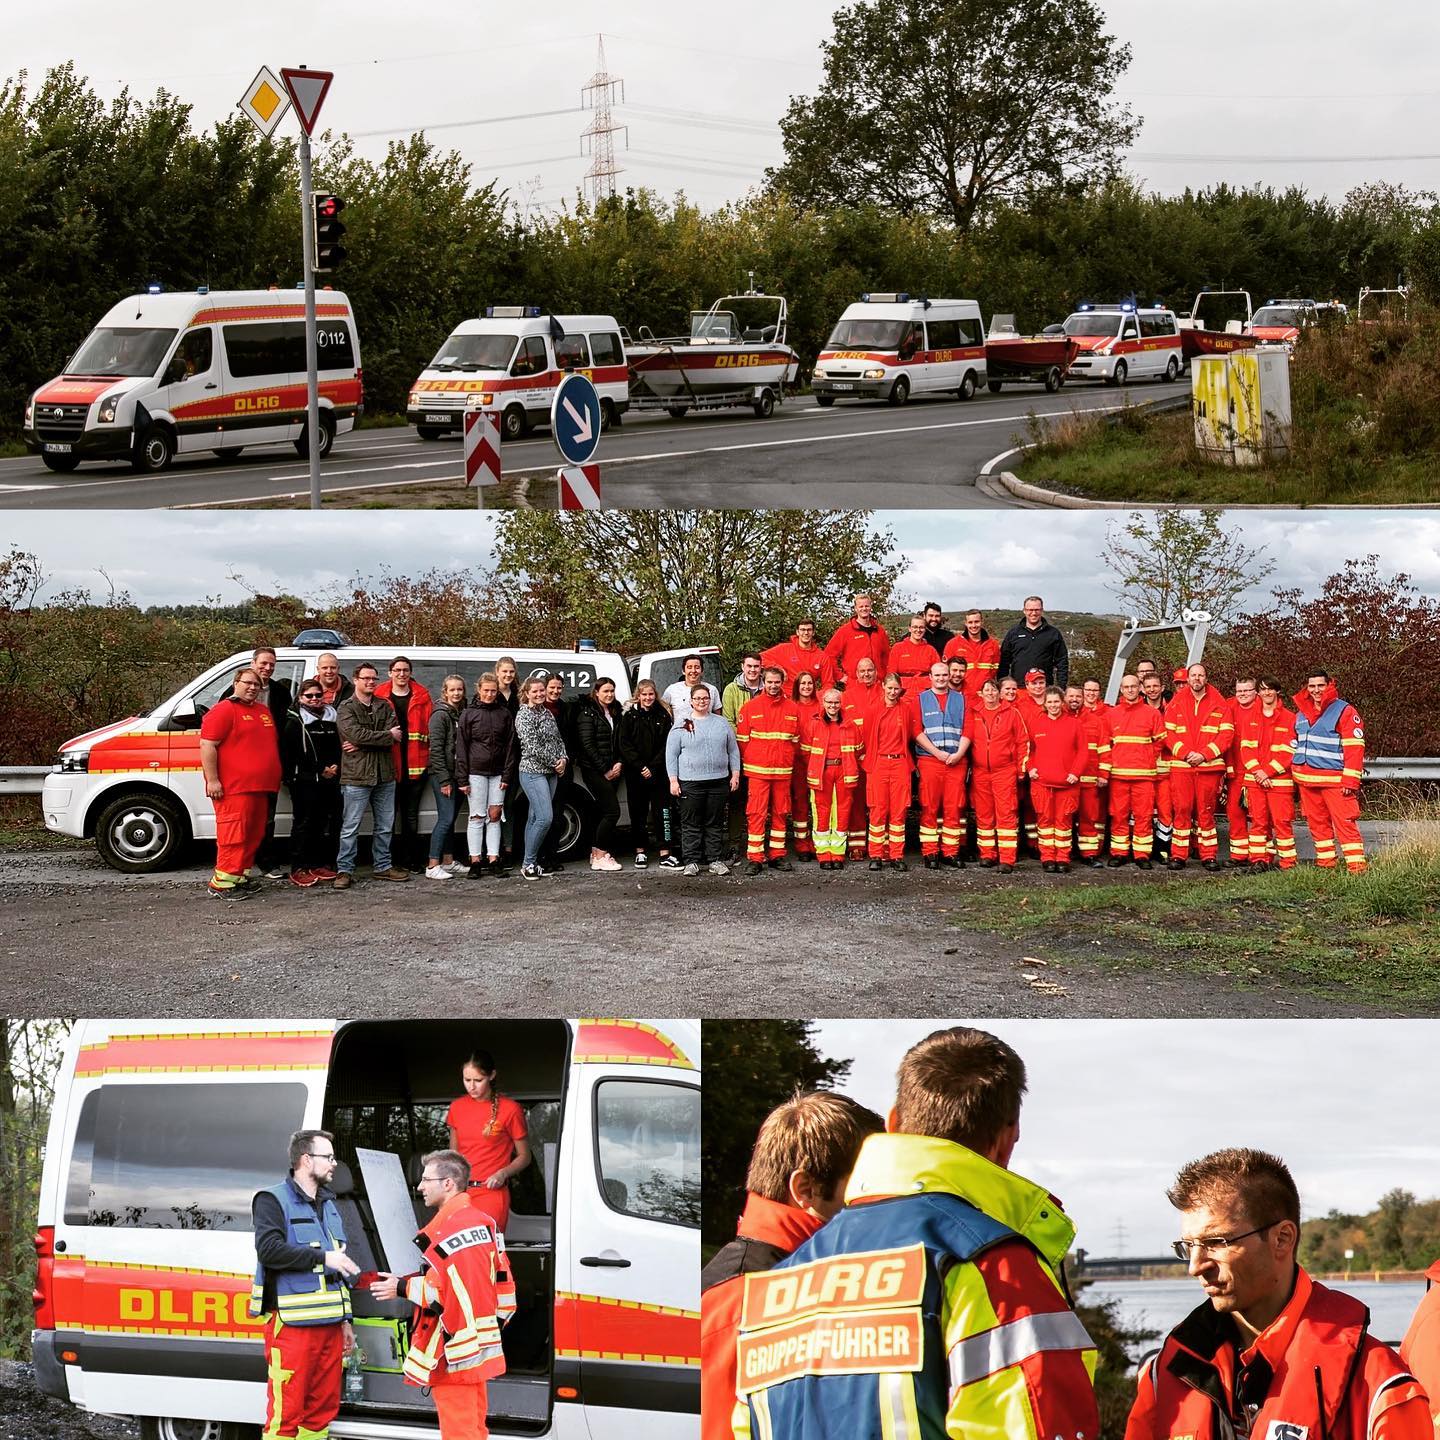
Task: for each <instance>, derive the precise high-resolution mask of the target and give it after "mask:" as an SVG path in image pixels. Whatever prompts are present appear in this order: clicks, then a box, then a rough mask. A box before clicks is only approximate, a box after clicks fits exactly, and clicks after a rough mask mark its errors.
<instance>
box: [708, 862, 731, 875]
mask: <svg viewBox="0 0 1440 1440" xmlns="http://www.w3.org/2000/svg"><path fill="white" fill-rule="evenodd" d="M710 873H711V874H712V875H728V874H729V873H730V867H729V866H728V865H727V864H726V863H725V862H724V861H723V860H712V861H711V862H710Z"/></svg>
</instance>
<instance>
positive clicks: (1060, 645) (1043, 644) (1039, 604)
mask: <svg viewBox="0 0 1440 1440" xmlns="http://www.w3.org/2000/svg"><path fill="white" fill-rule="evenodd" d="M1023 609H1024V611H1025V618H1024V619H1023V620H1020V621H1019V622H1018V623H1016V624H1014V625H1012V626H1011V627H1010V629H1009V630H1007V631H1006V632H1005V638H1004V639H1003V640H1002V641H1001V642H1000V675H1001V678H1002V679H1003V678H1004V677H1005V676H1006V675H1013V676H1014V677H1015V679H1017V680H1021V681H1023V680H1024V678H1025V672H1026V671H1027V670H1043V671H1044V672H1045V683H1046V684H1047V685H1059V686H1060V687H1061V689H1064V687H1065V685H1066V684H1067V683H1068V682H1069V679H1070V652H1069V650H1068V649H1067V648H1066V645H1065V637H1064V636H1063V635H1062V634H1061V633H1060V632H1059V631H1058V630H1057V629H1056V628H1055V627H1054V626H1053V625H1052V624H1051V623H1050V622H1049V621H1048V620H1047V619H1046V618H1045V602H1044V601H1043V600H1042V599H1041V598H1040V597H1039V596H1038V595H1027V596H1026V597H1025V604H1024V606H1023Z"/></svg>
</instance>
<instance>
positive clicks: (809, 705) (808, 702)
mask: <svg viewBox="0 0 1440 1440" xmlns="http://www.w3.org/2000/svg"><path fill="white" fill-rule="evenodd" d="M790 698H791V699H792V700H794V702H795V708H796V710H798V711H799V712H800V738H801V740H802V741H803V740H804V738H805V732H806V731H807V730H808V729H809V728H810V726H812V725H814V724H815V723H816V722H817V721H818V720H819V719H820V717H821V716H822V715H823V714H824V713H825V707H824V706H823V705H822V704H821V703H820V687H819V686H818V685H817V684H816V683H815V677H814V676H813V675H812V674H811V673H810V672H809V671H808V670H802V671H801V672H800V673H799V674H798V675H797V676H796V677H795V678H794V680H793V681H791V683H790ZM801 748H802V749H803V748H804V747H803V745H802V747H801ZM790 829H791V833H792V834H793V835H794V837H795V858H796V859H797V860H813V859H814V858H815V839H814V837H813V836H812V835H811V833H810V787H809V785H808V784H807V781H806V773H805V759H804V756H803V755H801V754H799V753H797V754H796V756H795V769H794V770H793V771H792V772H791V776H790Z"/></svg>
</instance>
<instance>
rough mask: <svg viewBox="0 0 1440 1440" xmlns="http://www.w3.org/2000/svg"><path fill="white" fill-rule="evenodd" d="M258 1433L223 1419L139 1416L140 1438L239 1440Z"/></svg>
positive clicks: (250, 1428)
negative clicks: (179, 1418)
mask: <svg viewBox="0 0 1440 1440" xmlns="http://www.w3.org/2000/svg"><path fill="white" fill-rule="evenodd" d="M259 1433H260V1432H259V1431H258V1430H257V1429H255V1428H254V1427H253V1426H249V1425H230V1424H226V1423H225V1422H224V1421H223V1420H172V1419H170V1418H169V1417H168V1416H164V1415H162V1416H159V1417H156V1416H154V1415H143V1416H141V1418H140V1436H141V1440H240V1437H242V1436H249V1435H256V1436H258V1435H259Z"/></svg>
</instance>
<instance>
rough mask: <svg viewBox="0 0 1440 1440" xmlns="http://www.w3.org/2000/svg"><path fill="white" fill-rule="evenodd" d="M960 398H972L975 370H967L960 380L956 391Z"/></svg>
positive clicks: (973, 394)
mask: <svg viewBox="0 0 1440 1440" xmlns="http://www.w3.org/2000/svg"><path fill="white" fill-rule="evenodd" d="M956 393H957V394H958V395H959V397H960V398H961V399H962V400H972V399H974V397H975V372H974V371H973V370H967V371H966V372H965V378H964V379H963V380H962V381H961V382H960V389H959V390H958V391H957V392H956Z"/></svg>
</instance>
